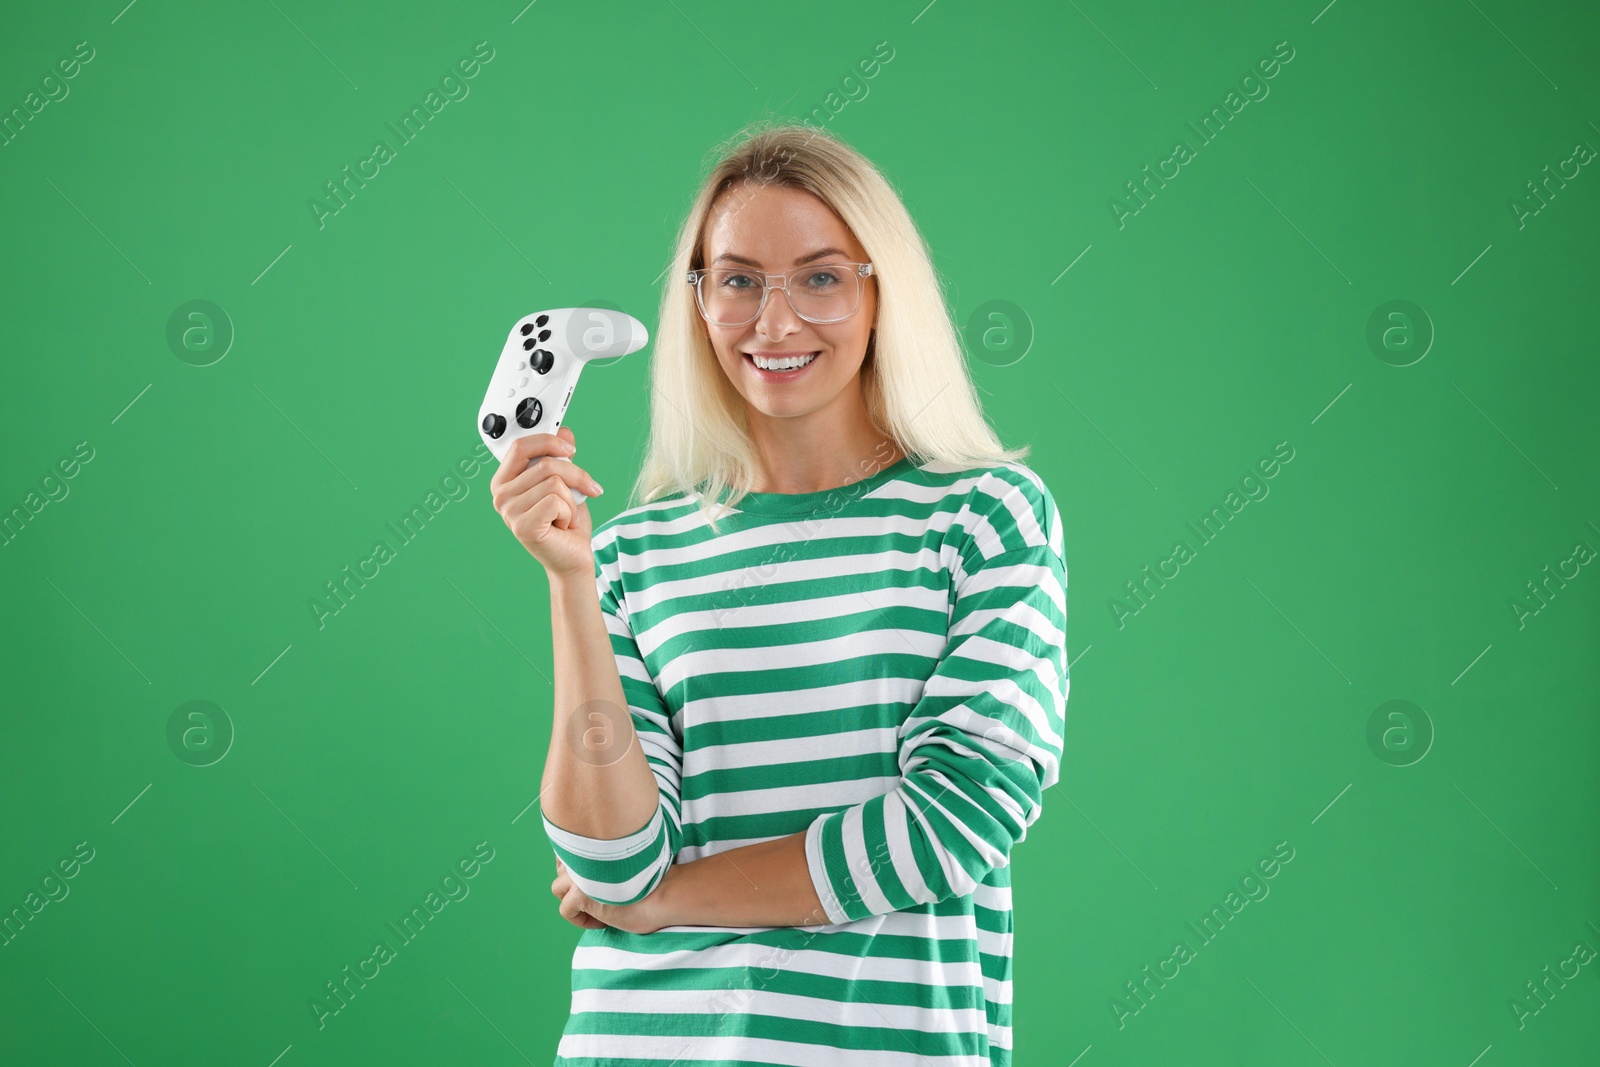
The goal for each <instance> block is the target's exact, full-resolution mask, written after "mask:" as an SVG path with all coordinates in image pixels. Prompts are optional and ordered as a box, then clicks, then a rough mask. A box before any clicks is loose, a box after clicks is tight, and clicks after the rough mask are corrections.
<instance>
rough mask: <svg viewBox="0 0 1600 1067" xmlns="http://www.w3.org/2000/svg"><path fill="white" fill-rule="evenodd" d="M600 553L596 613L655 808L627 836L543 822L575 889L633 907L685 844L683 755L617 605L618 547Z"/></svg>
mask: <svg viewBox="0 0 1600 1067" xmlns="http://www.w3.org/2000/svg"><path fill="white" fill-rule="evenodd" d="M608 545H609V547H608V548H607V549H600V548H597V550H596V555H595V568H596V572H597V574H596V584H597V585H598V587H599V590H600V614H601V617H602V618H603V619H604V620H605V624H606V631H607V633H608V634H609V635H610V638H611V651H612V653H613V654H614V655H615V656H616V660H617V673H618V674H619V675H620V676H621V679H622V692H623V695H624V696H625V697H626V698H627V702H628V712H629V716H630V718H631V719H632V720H633V729H634V733H635V735H637V737H638V739H639V746H640V747H641V748H642V749H643V750H644V755H645V759H646V760H648V761H649V764H650V770H651V772H652V773H653V774H654V775H655V779H656V792H657V804H656V810H655V813H654V814H653V815H651V816H650V821H649V822H647V823H646V824H645V825H644V826H642V827H641V828H640V829H638V830H636V831H635V832H633V833H631V834H629V835H627V836H626V837H620V838H614V839H602V838H594V837H582V836H580V835H578V834H575V833H572V832H571V831H568V830H564V829H562V828H561V827H559V826H557V825H556V824H555V823H553V822H551V821H550V819H549V817H548V816H543V813H542V812H541V816H542V817H543V818H544V829H545V833H546V834H547V835H548V836H549V838H550V845H551V847H552V848H554V850H555V854H556V855H557V856H558V857H560V859H561V861H562V863H564V864H566V867H567V875H568V877H569V878H571V879H572V884H573V885H576V886H577V887H578V888H579V889H581V890H583V891H584V892H585V893H587V894H588V895H589V897H590V898H591V899H593V900H596V901H599V902H600V903H602V904H632V903H635V902H636V901H639V900H642V899H644V898H645V897H647V896H649V895H650V893H651V892H652V891H653V890H654V889H655V888H656V886H657V885H659V884H660V882H661V879H662V877H663V876H664V875H665V874H666V873H667V868H668V867H669V866H671V865H672V862H673V859H674V857H676V856H677V854H678V848H679V846H680V845H681V844H682V842H683V830H682V824H681V822H680V817H681V808H680V806H679V781H680V775H681V772H682V768H683V749H682V746H681V745H680V744H679V743H678V740H677V737H676V736H675V735H674V734H673V732H672V725H671V716H670V713H669V711H668V709H667V706H666V702H665V701H664V700H663V699H662V696H661V692H660V690H659V689H657V688H656V683H655V680H654V679H653V678H652V677H651V676H650V671H649V669H648V668H647V667H646V665H645V662H644V657H643V656H642V655H641V654H640V652H639V646H638V644H637V642H635V640H634V636H633V630H632V628H631V626H630V624H629V621H628V616H627V611H626V609H625V608H624V607H623V606H622V605H621V603H620V602H619V600H618V598H617V591H616V590H617V589H618V588H620V582H617V583H615V585H614V581H615V578H616V576H617V571H616V552H615V542H614V540H613V541H610V542H608Z"/></svg>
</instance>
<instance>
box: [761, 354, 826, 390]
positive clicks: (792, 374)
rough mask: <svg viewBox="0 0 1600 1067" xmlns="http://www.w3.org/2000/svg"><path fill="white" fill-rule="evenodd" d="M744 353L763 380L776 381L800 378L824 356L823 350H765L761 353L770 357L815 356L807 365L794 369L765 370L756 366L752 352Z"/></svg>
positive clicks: (765, 356)
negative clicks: (767, 351)
mask: <svg viewBox="0 0 1600 1067" xmlns="http://www.w3.org/2000/svg"><path fill="white" fill-rule="evenodd" d="M743 355H744V358H745V359H746V360H748V361H749V363H750V367H751V369H752V370H754V371H755V372H756V373H757V374H759V375H760V376H761V377H762V379H763V380H765V381H774V382H786V381H791V380H793V379H795V378H798V377H800V375H802V374H804V373H805V372H806V371H807V370H809V369H810V368H811V367H812V366H813V365H814V364H815V363H816V362H817V360H819V359H821V358H822V353H821V351H816V352H773V353H770V354H769V353H766V352H763V353H761V355H762V356H763V357H764V358H770V359H782V358H785V357H793V356H799V355H809V356H812V357H814V358H813V359H812V360H811V361H810V362H809V363H807V364H806V365H805V366H803V367H795V368H794V369H793V370H763V369H762V368H761V367H758V366H756V361H755V359H754V358H753V357H752V356H751V354H750V353H749V352H745V353H743Z"/></svg>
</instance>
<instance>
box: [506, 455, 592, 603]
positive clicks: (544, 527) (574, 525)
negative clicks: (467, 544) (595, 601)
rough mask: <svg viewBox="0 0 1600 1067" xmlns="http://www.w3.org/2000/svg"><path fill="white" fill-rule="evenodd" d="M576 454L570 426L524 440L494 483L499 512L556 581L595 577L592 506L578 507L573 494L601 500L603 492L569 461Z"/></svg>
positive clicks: (507, 458) (518, 538) (585, 472)
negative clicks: (591, 544)
mask: <svg viewBox="0 0 1600 1067" xmlns="http://www.w3.org/2000/svg"><path fill="white" fill-rule="evenodd" d="M576 449H577V442H576V438H574V437H573V434H572V431H571V430H570V429H569V428H567V427H565V426H563V427H561V429H560V430H559V431H557V432H556V433H536V434H529V435H528V436H527V437H519V438H517V439H516V440H515V441H513V442H511V447H510V448H509V449H507V450H506V455H505V458H504V459H503V460H501V461H500V469H499V470H498V471H496V472H495V474H494V477H493V478H491V479H490V480H489V491H490V493H491V495H492V496H493V498H494V509H495V511H497V512H499V513H500V517H501V518H502V519H504V520H505V523H506V525H507V526H508V527H510V529H511V532H512V533H513V534H515V535H516V538H517V540H518V541H520V542H522V546H523V547H524V548H526V549H527V550H528V551H529V552H531V553H532V554H533V557H534V558H535V559H537V560H538V561H539V562H540V563H543V564H544V567H545V571H546V572H547V573H548V574H549V576H550V577H551V578H552V579H556V578H561V579H569V578H577V579H582V580H590V579H592V578H593V576H594V552H593V549H592V547H591V546H590V543H589V537H590V535H591V534H592V533H593V530H594V523H593V520H592V518H591V516H590V515H589V502H588V500H585V501H584V502H583V503H582V504H574V503H573V502H572V492H571V490H573V489H576V490H577V491H578V492H580V493H582V494H584V496H585V497H594V496H599V495H600V493H601V492H602V490H601V488H600V483H598V482H596V481H595V480H594V479H593V478H591V477H589V474H588V472H587V471H585V470H584V469H583V468H581V467H579V466H578V465H577V464H575V463H572V462H570V460H569V459H567V458H566V457H569V456H571V455H572V454H573V452H574V451H576Z"/></svg>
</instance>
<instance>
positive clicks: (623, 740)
mask: <svg viewBox="0 0 1600 1067" xmlns="http://www.w3.org/2000/svg"><path fill="white" fill-rule="evenodd" d="M550 633H551V639H552V645H553V650H554V660H555V675H556V676H555V720H554V722H553V723H552V725H551V730H550V751H549V754H548V755H547V756H546V758H545V764H544V776H543V779H542V781H541V782H540V789H539V803H540V806H541V807H542V808H543V810H544V814H545V815H546V817H548V818H549V820H550V821H551V822H553V823H555V824H556V825H557V826H559V827H560V828H561V829H563V830H567V831H569V832H571V833H574V834H579V835H581V836H583V837H593V838H600V839H603V840H614V839H616V838H619V837H627V836H628V835H629V834H631V833H633V832H635V831H637V830H640V829H642V828H643V827H644V826H645V824H647V823H648V822H649V821H650V819H651V818H652V817H653V816H654V815H655V811H656V806H657V804H658V803H659V802H660V801H659V796H660V794H659V793H658V791H657V786H656V778H655V775H654V774H653V773H652V772H651V770H650V763H649V761H648V760H646V759H645V756H644V749H643V748H641V747H640V745H639V740H638V738H637V737H636V736H634V730H633V717H632V716H631V715H630V714H629V713H628V702H627V698H626V697H625V696H624V694H623V692H622V679H621V676H620V675H619V674H618V673H617V660H616V655H615V653H613V651H612V649H611V636H610V634H609V633H608V632H607V631H606V625H605V619H604V618H603V617H602V615H601V612H600V599H599V597H598V596H597V595H596V592H595V585H594V581H593V579H592V578H588V577H584V578H573V579H570V580H563V579H559V578H556V577H555V576H553V575H552V576H551V578H550Z"/></svg>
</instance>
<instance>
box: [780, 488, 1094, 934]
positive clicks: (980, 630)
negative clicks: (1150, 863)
mask: <svg viewBox="0 0 1600 1067" xmlns="http://www.w3.org/2000/svg"><path fill="white" fill-rule="evenodd" d="M957 523H959V524H960V525H961V526H962V533H961V534H959V535H957V534H956V533H955V531H954V529H953V528H954V526H955V525H956V524H957ZM951 540H952V541H954V542H955V543H956V544H957V545H958V548H957V551H956V554H955V558H954V559H953V560H952V565H951V572H952V584H953V587H954V589H953V603H952V606H951V615H950V623H949V632H948V639H947V641H946V644H945V649H944V652H943V653H942V655H941V657H940V660H939V662H938V664H937V665H936V667H935V668H934V672H933V674H932V675H931V676H930V677H929V678H928V680H927V683H926V684H925V686H924V688H923V691H922V695H921V698H920V699H919V700H918V702H917V704H916V706H915V707H914V708H912V710H911V712H910V714H909V715H908V717H907V719H906V722H905V724H904V725H903V726H902V727H901V729H900V736H901V740H900V750H899V764H900V782H899V784H898V785H897V786H896V787H895V788H894V789H893V790H892V791H890V792H888V793H885V794H883V795H881V796H876V797H873V798H871V799H869V800H866V801H863V802H862V803H859V804H856V805H854V806H853V807H848V808H845V809H843V810H840V811H834V812H829V813H827V814H824V815H820V816H818V817H817V818H816V819H815V820H814V821H813V822H812V823H811V825H810V826H809V827H808V828H807V830H806V838H805V849H806V863H807V866H808V868H809V869H810V872H811V880H812V885H813V887H814V888H815V889H816V891H817V896H818V897H819V898H820V899H821V900H822V903H823V907H824V909H825V910H826V911H827V914H828V920H829V921H830V922H833V923H842V922H848V921H850V920H853V919H862V918H866V917H867V916H870V915H880V914H884V913H886V912H891V911H898V910H901V909H904V908H910V907H914V906H916V905H919V904H928V903H934V902H937V901H942V900H945V899H947V898H950V897H953V896H965V895H967V894H969V893H971V892H973V891H974V890H975V889H976V887H977V885H978V883H979V882H980V881H982V880H983V878H984V877H985V876H986V875H988V874H989V873H990V872H991V871H992V870H994V869H995V868H997V867H1002V866H1005V865H1006V864H1008V863H1009V862H1010V852H1011V848H1012V846H1014V845H1015V844H1016V843H1017V842H1019V841H1021V840H1022V839H1023V837H1024V835H1025V834H1026V833H1027V829H1028V827H1029V826H1031V825H1032V824H1033V822H1034V821H1035V820H1036V819H1037V818H1038V817H1039V811H1040V802H1041V801H1040V794H1041V792H1042V791H1043V790H1044V789H1047V788H1049V787H1050V786H1051V785H1054V784H1055V782H1056V781H1057V779H1058V776H1059V768H1060V759H1061V750H1062V735H1063V733H1064V732H1065V712H1066V701H1067V688H1068V684H1067V664H1066V586H1067V571H1066V562H1065V552H1064V546H1063V538H1062V532H1061V520H1060V516H1059V514H1058V513H1057V511H1056V506H1055V501H1054V499H1053V498H1052V496H1051V495H1050V492H1049V490H1048V489H1046V488H1045V486H1044V485H1043V483H1042V482H1040V481H1039V480H1038V478H1037V476H1036V475H1034V474H1033V473H1032V472H1031V471H1027V470H1026V469H1025V468H1021V467H1020V465H1015V466H1014V465H1007V466H1004V467H1000V468H997V469H996V470H995V471H993V472H991V474H990V475H988V476H985V477H983V478H982V479H980V481H979V483H978V485H977V486H976V487H975V488H974V491H973V494H972V496H971V497H970V498H969V500H968V501H967V505H966V507H964V508H963V509H962V511H961V513H960V514H959V515H958V516H957V517H956V519H955V520H953V521H952V534H951Z"/></svg>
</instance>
